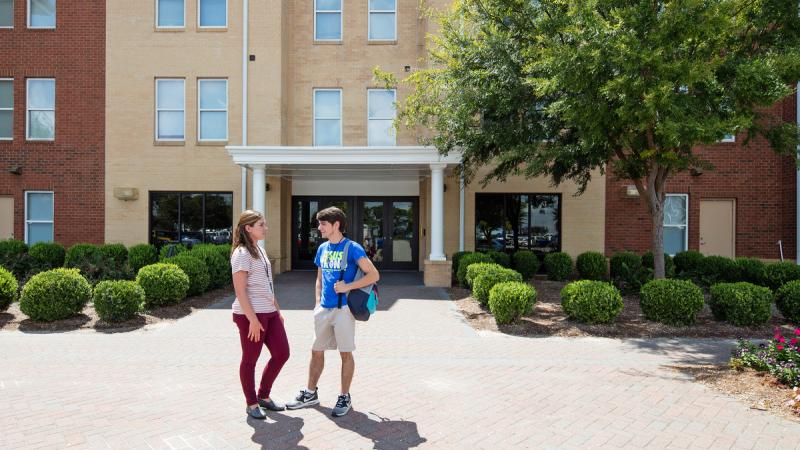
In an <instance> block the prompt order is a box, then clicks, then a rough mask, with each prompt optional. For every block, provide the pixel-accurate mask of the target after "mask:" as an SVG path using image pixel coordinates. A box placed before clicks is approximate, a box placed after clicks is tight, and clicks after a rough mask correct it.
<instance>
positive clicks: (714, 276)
mask: <svg viewBox="0 0 800 450" xmlns="http://www.w3.org/2000/svg"><path fill="white" fill-rule="evenodd" d="M700 280H702V282H703V283H704V284H705V285H706V286H711V285H714V284H717V283H724V282H735V281H738V280H739V266H738V265H737V264H736V261H734V260H732V259H730V258H726V257H724V256H706V257H705V258H703V262H702V263H701V264H700Z"/></svg>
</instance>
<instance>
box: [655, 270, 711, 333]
mask: <svg viewBox="0 0 800 450" xmlns="http://www.w3.org/2000/svg"><path fill="white" fill-rule="evenodd" d="M640 303H641V307H642V312H644V316H645V317H646V318H647V319H648V320H654V321H657V322H661V323H666V324H668V325H691V324H693V323H694V322H695V320H696V317H697V313H698V312H700V310H702V309H703V305H704V301H703V291H702V290H701V289H700V288H699V287H697V285H695V284H694V283H692V282H691V281H689V280H673V279H663V280H652V281H649V282H647V284H645V285H644V286H642V290H641V292H640Z"/></svg>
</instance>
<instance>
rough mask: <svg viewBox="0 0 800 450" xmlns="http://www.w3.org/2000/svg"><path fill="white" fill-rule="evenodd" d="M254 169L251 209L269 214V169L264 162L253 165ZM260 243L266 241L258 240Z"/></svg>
mask: <svg viewBox="0 0 800 450" xmlns="http://www.w3.org/2000/svg"><path fill="white" fill-rule="evenodd" d="M251 168H252V169H253V206H252V208H251V209H253V210H256V211H258V212H260V213H261V214H264V216H266V215H267V213H266V211H265V210H264V209H265V208H266V206H267V202H266V197H267V195H266V194H267V173H266V172H267V170H266V167H265V166H264V165H263V164H256V165H253V166H251ZM258 244H259V245H261V246H262V247H263V246H264V241H258Z"/></svg>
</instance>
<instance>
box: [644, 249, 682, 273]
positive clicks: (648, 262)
mask: <svg viewBox="0 0 800 450" xmlns="http://www.w3.org/2000/svg"><path fill="white" fill-rule="evenodd" d="M654 259H655V258H654V257H653V251H652V250H648V251H647V252H645V254H644V255H642V267H644V268H646V269H650V270H652V271H655V266H654V265H653V262H654V261H653V260H654ZM664 276H665V277H667V278H674V277H675V261H673V260H672V256H669V255H668V254H666V253H664Z"/></svg>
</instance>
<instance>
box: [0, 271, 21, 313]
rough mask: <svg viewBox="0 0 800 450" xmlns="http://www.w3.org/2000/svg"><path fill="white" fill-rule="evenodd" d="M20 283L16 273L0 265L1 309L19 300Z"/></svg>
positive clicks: (3, 309)
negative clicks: (15, 276)
mask: <svg viewBox="0 0 800 450" xmlns="http://www.w3.org/2000/svg"><path fill="white" fill-rule="evenodd" d="M18 290H19V284H18V283H17V279H16V278H14V274H13V273H11V272H9V271H8V270H6V269H4V268H2V267H0V311H5V310H6V309H7V308H8V307H9V306H11V304H12V303H14V302H15V301H16V300H17V291H18Z"/></svg>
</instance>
